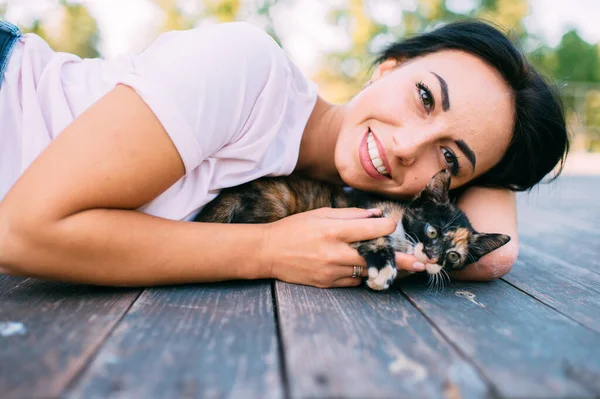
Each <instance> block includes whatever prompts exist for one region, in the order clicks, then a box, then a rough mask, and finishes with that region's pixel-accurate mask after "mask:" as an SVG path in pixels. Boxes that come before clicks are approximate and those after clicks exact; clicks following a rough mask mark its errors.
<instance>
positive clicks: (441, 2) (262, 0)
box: [0, 0, 600, 149]
mask: <svg viewBox="0 0 600 399" xmlns="http://www.w3.org/2000/svg"><path fill="white" fill-rule="evenodd" d="M38 1H48V2H55V3H56V7H57V8H58V9H60V21H56V17H55V16H54V14H53V18H45V17H40V18H38V19H35V20H34V21H33V22H32V23H30V24H28V25H27V26H21V28H22V29H23V30H24V31H26V32H34V33H36V34H38V35H40V36H42V37H44V38H45V39H46V40H47V41H48V42H49V44H50V45H51V46H52V47H53V48H55V49H56V50H58V51H66V52H71V53H74V54H77V55H79V56H81V57H97V56H99V55H100V54H99V50H98V45H99V39H100V33H99V29H98V25H97V23H96V21H95V20H94V17H93V16H92V14H91V13H90V11H89V9H88V7H87V6H86V0H84V1H76V0H71V1H68V0H38ZM148 1H149V3H153V4H154V6H156V7H157V9H158V10H159V11H160V12H161V13H162V15H163V18H162V23H161V24H160V25H159V26H157V29H156V34H157V35H158V33H160V32H164V31H168V30H173V29H189V28H193V27H194V26H196V25H197V24H198V21H203V20H205V19H211V20H213V21H215V22H228V21H236V20H245V19H247V18H249V17H258V18H261V21H263V22H264V23H263V26H264V28H265V30H266V31H267V32H268V33H269V34H270V35H271V36H273V37H274V38H275V40H277V42H278V43H281V40H280V38H279V35H278V32H277V30H276V29H275V26H276V24H274V23H273V20H272V13H271V11H272V9H273V8H274V7H291V6H293V5H295V4H296V5H297V4H298V2H301V1H302V0H186V1H185V2H184V1H183V0H148ZM194 1H195V3H196V5H197V7H195V8H194V7H192V8H190V7H184V5H185V4H184V3H187V5H188V6H189V4H190V3H193V2H194ZM385 1H387V2H388V3H390V2H393V1H394V0H345V1H335V2H332V4H337V5H336V6H334V7H331V8H330V9H329V14H328V15H327V20H328V21H329V23H331V24H333V25H337V26H339V27H341V28H343V29H344V30H345V32H346V34H347V35H348V38H349V43H350V45H349V46H348V47H347V48H346V49H344V50H343V51H337V52H331V53H328V54H323V56H322V59H321V60H320V64H319V68H318V71H317V73H316V74H315V75H314V76H312V77H311V78H312V79H313V80H314V81H316V82H317V83H318V84H319V87H320V94H321V95H322V96H323V97H324V98H326V99H327V100H329V101H331V102H335V103H339V102H344V101H347V100H348V99H350V98H351V97H352V96H353V95H354V94H355V93H356V92H357V91H358V90H360V88H361V87H362V85H363V84H364V82H365V81H366V80H367V79H368V78H369V75H370V69H369V67H370V64H369V63H370V62H371V61H372V60H373V58H374V57H373V55H374V54H373V52H374V50H376V49H377V46H376V44H378V43H379V44H381V43H385V42H388V41H390V40H392V39H393V38H400V37H406V36H410V35H413V34H415V33H418V32H422V31H426V30H430V29H433V28H435V27H436V26H438V25H440V24H442V23H446V22H450V21H456V20H460V19H464V18H482V19H485V20H487V21H491V22H493V23H495V24H496V25H498V26H499V27H501V28H503V29H504V30H505V31H506V32H507V33H508V34H509V35H510V36H511V37H512V38H513V40H514V41H515V42H516V43H517V45H519V47H521V48H523V49H526V50H527V51H526V53H527V55H528V58H529V59H530V60H531V62H532V63H533V64H534V65H535V66H536V67H537V68H539V69H540V70H541V71H542V72H543V73H544V74H546V75H547V76H548V77H549V78H551V79H552V80H553V81H554V82H556V83H557V85H558V87H559V88H560V90H561V95H562V96H563V98H564V100H565V104H566V107H567V112H568V118H569V120H570V121H572V131H573V132H576V133H577V135H578V140H576V142H575V145H576V147H579V148H580V149H594V148H600V68H599V67H600V53H599V49H598V45H597V44H596V43H587V42H586V41H585V40H583V39H582V38H581V37H580V36H579V35H578V33H577V32H576V31H575V30H570V31H568V32H566V33H565V34H564V35H563V37H562V40H561V41H560V43H559V44H558V45H557V46H556V47H554V48H552V47H550V46H548V45H547V44H545V43H544V42H543V41H542V40H541V39H540V38H538V37H535V36H534V35H532V34H531V33H529V32H527V29H526V27H525V25H524V23H523V21H524V18H525V17H526V16H527V15H528V14H529V13H530V5H529V1H528V0H480V1H479V5H478V6H477V7H475V8H473V9H471V10H469V11H467V12H463V13H457V12H455V11H453V10H452V9H451V8H449V6H448V4H447V1H446V0H419V1H418V2H417V6H416V7H415V8H414V9H412V10H403V11H402V12H401V14H400V15H401V17H400V18H399V20H398V21H396V22H394V23H390V22H386V23H383V22H381V21H378V20H377V19H376V18H375V17H374V16H373V12H371V11H372V9H373V6H375V5H376V4H375V3H377V2H385ZM7 4H9V5H8V6H7ZM10 4H11V3H10V2H9V3H6V1H4V2H2V1H1V0H0V16H2V17H3V16H4V14H5V12H7V11H8V7H10ZM396 4H398V5H397V7H401V4H402V2H400V1H397V3H396ZM190 9H194V10H197V11H189V10H190ZM265 21H266V22H265Z"/></svg>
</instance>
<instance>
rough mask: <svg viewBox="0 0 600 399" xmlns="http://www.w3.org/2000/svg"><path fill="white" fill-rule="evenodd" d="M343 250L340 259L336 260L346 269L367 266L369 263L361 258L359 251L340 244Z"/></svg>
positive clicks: (340, 252)
mask: <svg viewBox="0 0 600 399" xmlns="http://www.w3.org/2000/svg"><path fill="white" fill-rule="evenodd" d="M340 245H341V248H340V249H339V252H338V254H339V255H338V256H339V257H338V258H337V259H336V263H337V264H338V265H341V267H342V268H344V267H352V266H363V267H366V266H367V261H366V260H365V258H363V257H362V256H360V254H359V253H358V251H357V250H356V249H354V248H352V247H351V246H350V245H348V244H345V243H340Z"/></svg>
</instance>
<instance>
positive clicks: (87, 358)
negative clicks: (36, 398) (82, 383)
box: [62, 289, 145, 395]
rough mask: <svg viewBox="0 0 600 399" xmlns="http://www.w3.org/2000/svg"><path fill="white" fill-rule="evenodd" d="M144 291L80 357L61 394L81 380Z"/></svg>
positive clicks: (141, 291)
mask: <svg viewBox="0 0 600 399" xmlns="http://www.w3.org/2000/svg"><path fill="white" fill-rule="evenodd" d="M144 291H145V289H142V290H140V291H139V292H138V293H137V296H136V297H135V299H133V300H132V301H131V303H129V305H128V306H127V308H126V309H125V310H124V311H123V313H122V314H121V315H120V316H119V318H118V319H117V320H116V321H115V322H114V324H113V325H112V327H111V328H110V329H109V330H107V332H106V334H104V336H103V337H101V338H100V339H99V340H98V342H97V343H96V344H95V345H92V347H91V348H90V350H89V355H84V356H82V361H81V365H80V366H79V367H77V368H75V370H74V372H73V375H72V376H67V378H66V379H65V380H66V382H65V385H64V387H63V392H62V394H63V395H64V394H65V393H66V392H70V391H71V389H72V388H73V387H74V386H75V384H77V383H78V382H79V380H80V379H81V377H83V375H84V374H85V373H86V372H87V370H88V369H89V366H90V365H91V364H92V362H93V361H94V360H95V359H96V357H97V356H98V355H99V353H100V350H101V349H102V346H103V345H104V344H105V343H106V342H107V340H108V338H109V337H110V336H111V335H112V334H113V332H114V331H115V330H116V329H117V327H118V326H119V324H120V323H121V320H123V319H124V318H125V316H127V313H129V310H130V309H131V308H132V307H133V305H134V304H135V303H136V302H137V300H138V299H139V297H140V296H141V295H142V293H143V292H144Z"/></svg>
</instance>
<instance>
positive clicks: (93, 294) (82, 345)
mask: <svg viewBox="0 0 600 399" xmlns="http://www.w3.org/2000/svg"><path fill="white" fill-rule="evenodd" d="M138 294H139V290H137V289H118V288H103V287H95V286H88V285H74V284H62V283H54V282H47V281H40V280H35V279H23V278H18V277H9V276H5V275H0V324H1V325H2V326H1V327H0V397H2V398H3V399H9V398H47V397H55V396H57V395H59V394H60V393H61V392H62V391H63V390H64V389H65V387H66V386H67V385H68V384H69V382H70V381H71V380H72V379H73V378H75V377H76V376H77V374H78V372H79V371H80V370H81V368H82V367H84V366H85V364H86V363H87V362H88V361H89V360H90V358H91V357H92V356H93V354H94V352H95V351H96V350H97V348H98V347H99V346H100V345H101V343H102V342H103V340H104V339H105V338H106V336H107V335H108V334H110V332H111V331H112V329H113V328H114V326H115V325H116V324H117V323H118V321H119V320H120V319H121V317H122V316H123V314H124V313H125V312H126V311H127V309H128V308H129V306H130V305H131V303H132V302H133V301H134V300H135V298H136V297H137V296H138Z"/></svg>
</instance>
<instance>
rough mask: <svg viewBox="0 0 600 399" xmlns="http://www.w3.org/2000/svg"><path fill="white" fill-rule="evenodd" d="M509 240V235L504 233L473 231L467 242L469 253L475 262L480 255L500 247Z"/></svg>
mask: <svg viewBox="0 0 600 399" xmlns="http://www.w3.org/2000/svg"><path fill="white" fill-rule="evenodd" d="M509 241H510V236H507V235H506V234H495V233H493V234H486V233H474V234H473V235H471V240H470V242H469V254H470V255H472V256H473V257H474V258H475V260H474V262H476V261H478V260H479V258H481V257H482V256H484V255H487V254H489V253H490V252H492V251H493V250H495V249H498V248H500V247H501V246H503V245H504V244H506V243H507V242H509Z"/></svg>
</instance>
